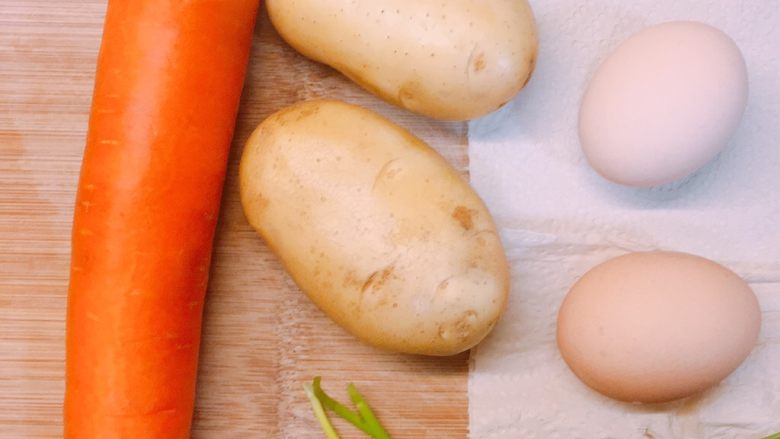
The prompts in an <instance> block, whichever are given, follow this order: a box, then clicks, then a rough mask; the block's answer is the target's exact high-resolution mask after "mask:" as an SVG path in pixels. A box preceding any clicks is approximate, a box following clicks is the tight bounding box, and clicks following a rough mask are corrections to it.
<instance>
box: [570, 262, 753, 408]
mask: <svg viewBox="0 0 780 439" xmlns="http://www.w3.org/2000/svg"><path fill="white" fill-rule="evenodd" d="M760 326H761V313H760V309H759V306H758V301H757V300H756V296H755V295H754V294H753V291H752V290H751V289H750V287H749V286H748V285H747V283H745V281H743V280H742V279H741V278H740V277H739V276H737V275H736V274H735V273H734V272H732V271H730V270H729V269H727V268H725V267H723V266H722V265H719V264H717V263H715V262H713V261H710V260H708V259H704V258H702V257H699V256H694V255H689V254H685V253H672V252H647V253H631V254H627V255H624V256H620V257H617V258H614V259H611V260H609V261H607V262H604V263H602V264H600V265H598V266H596V267H595V268H593V269H592V270H590V271H589V272H587V273H586V274H585V275H584V276H582V278H580V280H579V281H577V283H576V284H575V285H574V286H573V287H572V289H571V291H570V292H569V294H568V295H567V296H566V299H565V300H564V301H563V304H562V305H561V309H560V312H559V314H558V334H557V337H558V348H559V349H560V352H561V355H562V356H563V359H564V360H565V361H566V363H567V364H568V365H569V367H570V368H571V370H572V371H573V372H574V374H575V375H577V377H579V378H580V379H581V380H582V381H583V382H584V383H585V384H587V385H588V386H590V387H591V388H593V389H595V390H597V391H599V392H601V393H603V394H604V395H607V396H609V397H612V398H615V399H619V400H622V401H631V402H648V403H650V402H665V401H671V400H674V399H678V398H684V397H687V396H690V395H693V394H695V393H698V392H701V391H703V390H705V389H707V388H708V387H710V386H713V385H715V384H717V383H719V382H720V381H721V380H723V379H724V378H726V377H727V376H728V375H729V374H730V373H731V372H733V371H734V370H735V369H736V368H737V367H738V366H739V365H740V364H741V363H742V362H743V361H744V360H745V358H746V357H747V356H748V354H749V353H750V351H751V350H752V348H753V346H754V344H755V342H756V339H757V337H758V332H759V329H760Z"/></svg>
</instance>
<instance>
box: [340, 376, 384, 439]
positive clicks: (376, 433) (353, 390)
mask: <svg viewBox="0 0 780 439" xmlns="http://www.w3.org/2000/svg"><path fill="white" fill-rule="evenodd" d="M347 392H348V393H349V398H350V399H351V400H352V402H353V403H355V406H356V407H357V409H358V413H360V415H361V416H362V417H363V419H365V420H366V424H368V425H369V426H370V429H371V431H370V432H369V434H370V435H371V437H373V438H374V439H390V435H389V434H387V431H385V429H384V427H382V424H381V423H380V422H379V419H377V418H376V415H374V412H373V411H372V410H371V407H369V405H368V403H367V402H366V400H365V398H363V395H361V394H360V392H358V389H357V387H355V385H354V384H352V383H350V384H349V385H348V386H347Z"/></svg>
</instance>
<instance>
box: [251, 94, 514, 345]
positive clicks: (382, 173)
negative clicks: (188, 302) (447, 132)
mask: <svg viewBox="0 0 780 439" xmlns="http://www.w3.org/2000/svg"><path fill="white" fill-rule="evenodd" d="M240 182H241V203H242V205H243V207H244V212H245V213H246V216H247V218H248V220H249V222H250V224H251V225H252V226H253V227H254V228H255V229H256V230H257V231H258V232H259V233H260V235H261V236H262V237H263V238H264V239H265V241H266V242H267V244H268V245H269V247H270V248H271V249H272V250H273V251H274V253H275V254H276V255H277V256H278V257H279V259H280V260H281V262H282V263H283V265H284V267H285V269H286V270H287V272H288V273H289V274H290V276H291V277H292V279H293V280H294V281H295V282H296V284H297V285H298V286H299V287H300V288H301V290H303V291H304V292H305V293H306V294H307V295H308V296H309V297H310V298H311V300H312V301H313V302H314V303H315V304H316V305H317V306H318V307H319V308H321V309H322V310H323V311H324V312H325V313H326V314H327V315H328V316H330V317H331V318H332V319H333V320H334V321H336V322H337V323H338V324H339V325H341V326H343V327H344V328H346V329H347V330H348V331H350V332H351V333H352V334H354V335H355V336H357V337H359V338H360V339H362V340H364V341H365V342H367V343H369V344H371V345H374V346H377V347H380V348H383V349H387V350H392V351H400V352H407V353H416V354H427V355H451V354H456V353H458V352H462V351H464V350H467V349H469V348H471V347H472V346H474V345H475V344H477V343H478V342H479V341H480V340H481V339H482V338H483V337H485V335H487V334H488V332H489V331H490V330H491V329H492V328H493V326H494V324H495V323H496V321H497V320H498V318H499V315H500V313H501V311H502V310H503V308H504V306H505V302H506V300H507V290H508V283H509V281H508V274H507V273H508V271H507V262H506V259H505V256H504V253H503V249H502V246H501V242H500V240H499V237H498V235H497V233H496V228H495V225H494V224H493V220H492V218H491V216H490V214H489V212H488V211H487V209H486V207H485V205H484V204H483V203H482V201H481V200H480V198H479V196H477V194H476V193H475V192H474V191H473V190H472V189H471V187H470V186H469V185H468V184H467V183H466V181H464V180H463V179H462V178H461V176H460V175H459V174H458V173H457V172H456V171H455V170H454V169H452V167H450V166H449V165H448V163H447V162H446V160H444V158H442V157H441V156H440V155H439V154H438V153H437V152H436V151H434V150H433V149H432V148H430V147H429V146H427V145H426V144H425V143H423V142H422V141H421V140H419V139H417V138H416V137H414V136H413V135H412V134H410V133H409V132H407V131H406V130H404V129H402V128H400V127H398V126H396V125H394V124H393V123H391V122H390V121H388V120H387V119H384V118H383V117H381V116H379V115H377V114H375V113H373V112H371V111H369V110H366V109H363V108H361V107H357V106H354V105H350V104H346V103H343V102H338V101H311V102H306V103H302V104H298V105H294V106H292V107H289V108H287V109H285V110H282V111H280V112H278V113H276V114H274V115H272V116H270V117H269V118H268V119H266V120H265V121H264V122H263V123H262V124H260V126H259V127H258V128H257V129H256V130H255V132H254V133H253V134H252V136H251V137H250V138H249V140H248V141H247V144H246V149H245V150H244V153H243V156H242V158H241V166H240Z"/></svg>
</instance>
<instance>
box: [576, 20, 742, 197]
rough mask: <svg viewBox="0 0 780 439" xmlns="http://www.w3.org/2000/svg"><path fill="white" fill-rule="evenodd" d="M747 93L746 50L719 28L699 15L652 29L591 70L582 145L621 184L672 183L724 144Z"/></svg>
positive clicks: (593, 163) (582, 121)
mask: <svg viewBox="0 0 780 439" xmlns="http://www.w3.org/2000/svg"><path fill="white" fill-rule="evenodd" d="M747 92H748V83H747V70H746V67H745V61H744V59H743V58H742V54H741V53H740V51H739V48H738V47H737V45H736V44H735V43H734V41H733V40H732V39H731V38H729V37H728V36H727V35H726V34H724V33H723V32H721V31H720V30H718V29H715V28H714V27H711V26H709V25H706V24H703V23H696V22H671V23H664V24H660V25H656V26H652V27H649V28H646V29H645V30H642V31H640V32H639V33H637V34H635V35H633V36H632V37H630V38H629V39H628V40H626V41H625V42H624V43H623V44H621V45H620V46H619V47H618V48H617V49H616V50H615V51H614V53H612V54H611V55H610V56H609V57H608V58H607V59H606V60H605V61H604V62H603V64H602V65H601V66H600V67H599V68H598V70H597V71H596V73H595V74H594V75H593V79H592V80H591V82H590V84H589V85H588V88H587V90H586V92H585V95H584V97H583V100H582V106H581V108H580V119H579V134H580V142H581V144H582V149H583V152H584V153H585V157H586V158H587V160H588V162H589V163H590V164H591V166H592V167H593V168H594V169H595V170H596V171H597V172H598V173H600V174H601V175H602V176H604V177H605V178H607V179H609V180H612V181H614V182H616V183H620V184H625V185H629V186H639V187H649V186H656V185H660V184H665V183H670V182H673V181H675V180H678V179H680V178H682V177H685V176H687V175H689V174H691V173H693V172H695V171H696V170H698V169H699V168H700V167H702V166H703V165H705V164H706V163H707V162H709V161H711V160H712V159H713V158H714V157H715V156H716V155H717V154H718V153H719V152H720V151H721V150H723V149H724V147H726V145H727V144H728V141H729V139H730V137H731V136H732V134H733V133H734V131H735V130H736V128H737V126H738V124H739V121H740V119H741V117H742V113H743V112H744V110H745V105H746V102H747Z"/></svg>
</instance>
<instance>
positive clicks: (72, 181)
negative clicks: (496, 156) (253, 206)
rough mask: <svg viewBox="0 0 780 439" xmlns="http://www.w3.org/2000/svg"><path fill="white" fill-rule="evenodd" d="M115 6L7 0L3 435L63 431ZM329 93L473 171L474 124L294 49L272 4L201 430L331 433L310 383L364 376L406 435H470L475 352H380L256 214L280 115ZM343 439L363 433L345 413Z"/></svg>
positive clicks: (1, 190)
mask: <svg viewBox="0 0 780 439" xmlns="http://www.w3.org/2000/svg"><path fill="white" fill-rule="evenodd" d="M104 11H105V1H97V0H84V1H75V0H71V1H56V0H0V437H2V438H9V439H10V438H15V439H16V438H18V439H26V438H56V437H61V435H62V421H61V411H62V393H63V389H64V381H63V378H64V376H63V375H64V374H63V372H64V329H65V324H64V318H65V305H66V290H67V281H68V279H67V277H68V261H69V251H70V250H69V239H70V225H71V219H72V213H73V200H74V194H75V188H76V183H77V179H78V171H79V167H80V161H81V153H82V150H83V146H84V140H85V134H86V127H87V116H88V112H89V105H90V99H91V94H92V86H93V80H94V66H95V61H96V57H97V52H98V48H99V44H100V35H101V31H102V20H103V14H104ZM317 97H329V98H339V99H343V100H346V101H349V102H353V103H357V104H360V105H363V106H366V107H369V108H372V109H374V110H377V111H379V112H380V113H382V114H384V115H386V116H388V117H390V118H391V119H393V120H394V121H396V122H397V123H399V124H401V125H402V126H405V127H407V128H409V129H410V130H411V131H412V132H413V133H415V134H416V135H417V136H419V137H421V138H422V139H424V140H426V141H427V142H428V143H429V144H431V145H432V146H434V147H435V148H436V149H438V150H439V151H440V152H441V153H442V154H443V155H444V156H445V157H447V158H448V159H449V161H450V162H451V163H452V164H453V165H454V166H455V167H456V168H458V169H459V170H461V171H462V172H464V173H465V172H466V169H467V155H466V147H467V140H466V126H465V124H461V123H442V122H435V121H431V120H428V119H426V118H423V117H420V116H415V115H412V114H410V113H408V112H405V111H402V110H400V109H397V108H393V107H391V106H390V105H388V104H385V103H383V102H381V101H380V100H378V99H376V98H374V97H373V96H371V95H369V94H368V93H366V92H364V91H363V90H361V89H360V88H358V87H357V86H355V85H353V84H351V83H350V82H349V81H347V80H346V79H344V78H343V77H342V76H340V75H339V74H337V73H336V72H335V71H333V70H332V69H329V68H327V67H325V66H322V65H317V64H315V63H312V62H310V61H308V60H306V59H304V58H303V57H301V56H300V55H298V54H296V53H295V52H294V51H293V50H291V49H290V48H289V47H287V46H286V45H285V44H284V43H283V42H282V41H281V40H280V38H279V37H278V35H276V33H275V32H274V31H273V29H272V27H271V25H270V23H269V21H268V19H267V17H266V14H265V11H264V10H262V12H261V13H260V16H259V17H258V26H257V29H256V32H255V40H254V43H253V50H252V57H251V60H250V65H249V73H248V76H247V81H246V85H245V88H244V95H243V100H242V105H241V111H240V114H239V120H238V124H237V128H236V135H235V140H234V145H233V149H232V153H231V160H230V167H229V170H228V180H227V182H226V185H225V195H224V198H223V206H222V214H221V218H220V224H219V228H218V233H217V238H216V244H215V256H214V263H213V266H212V271H211V276H212V277H211V282H210V286H209V292H208V298H207V305H206V311H205V326H204V335H203V345H202V348H201V349H202V350H201V363H200V374H199V382H198V400H197V407H196V411H195V415H194V426H193V437H194V438H204V439H205V438H219V439H222V438H291V439H292V438H295V439H306V438H312V439H313V438H321V437H322V433H321V432H320V431H319V427H318V426H317V424H316V422H315V420H314V418H313V416H312V414H311V411H310V408H309V405H308V402H307V400H306V398H305V395H304V393H303V391H302V389H301V385H302V384H303V383H304V382H307V381H309V380H310V379H311V378H312V377H313V376H314V375H322V376H323V383H324V384H323V385H324V387H325V389H326V390H328V391H330V392H331V393H333V394H335V395H338V396H339V397H341V398H344V399H345V398H346V395H345V392H344V386H345V385H346V383H347V382H350V381H351V382H355V383H356V384H357V385H358V387H359V388H360V389H361V390H362V391H363V393H364V394H365V395H366V397H367V399H368V400H369V402H371V403H372V405H373V406H375V408H376V411H377V412H378V414H379V416H380V418H381V419H382V420H383V422H384V423H385V424H386V425H387V426H388V429H389V430H390V432H391V434H392V435H393V437H394V438H415V439H420V438H463V437H466V435H467V429H468V414H467V395H466V380H467V359H468V357H467V355H466V354H464V355H460V356H457V357H453V358H447V359H435V358H423V357H414V356H405V355H398V354H390V353H385V352H380V351H377V350H375V349H372V348H370V347H367V346H365V345H362V344H360V343H359V342H357V341H356V340H355V339H354V338H353V337H351V336H350V335H349V334H347V333H346V332H344V331H343V330H341V329H340V328H338V327H336V326H335V325H334V324H333V323H332V322H331V321H330V320H328V319H327V318H326V317H325V316H324V315H323V314H322V313H321V312H320V311H319V310H318V309H317V308H316V307H314V306H313V305H312V304H311V303H310V302H309V301H308V299H306V297H305V296H304V295H303V294H302V293H301V292H300V291H298V290H297V288H296V287H295V286H294V284H293V283H292V282H291V281H290V279H289V278H288V277H287V275H286V274H285V273H284V271H283V270H282V269H281V266H280V265H279V263H278V262H277V261H276V259H275V258H274V256H273V255H272V254H271V253H270V252H269V251H268V249H267V248H266V246H265V244H264V243H263V242H262V241H261V240H260V239H259V238H258V237H257V235H256V234H255V233H254V232H253V231H252V230H251V228H250V227H249V225H248V224H247V222H246V220H245V219H244V216H243V213H242V211H241V207H240V204H239V201H238V187H237V178H236V177H237V165H238V157H240V154H241V149H242V145H243V143H244V141H245V140H246V138H247V137H248V135H249V134H250V133H251V131H252V130H253V129H254V127H255V126H256V125H257V124H258V123H259V122H260V121H261V120H263V119H264V118H265V117H266V116H268V115H269V114H271V113H272V112H274V111H276V110H278V109H280V108H282V107H284V106H286V105H288V104H292V103H294V102H297V101H300V100H305V99H312V98H317ZM337 426H339V427H342V428H340V431H341V432H342V433H343V437H345V438H359V437H362V435H361V434H360V433H356V432H354V431H353V430H352V429H351V428H348V427H346V426H344V424H343V423H337Z"/></svg>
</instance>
